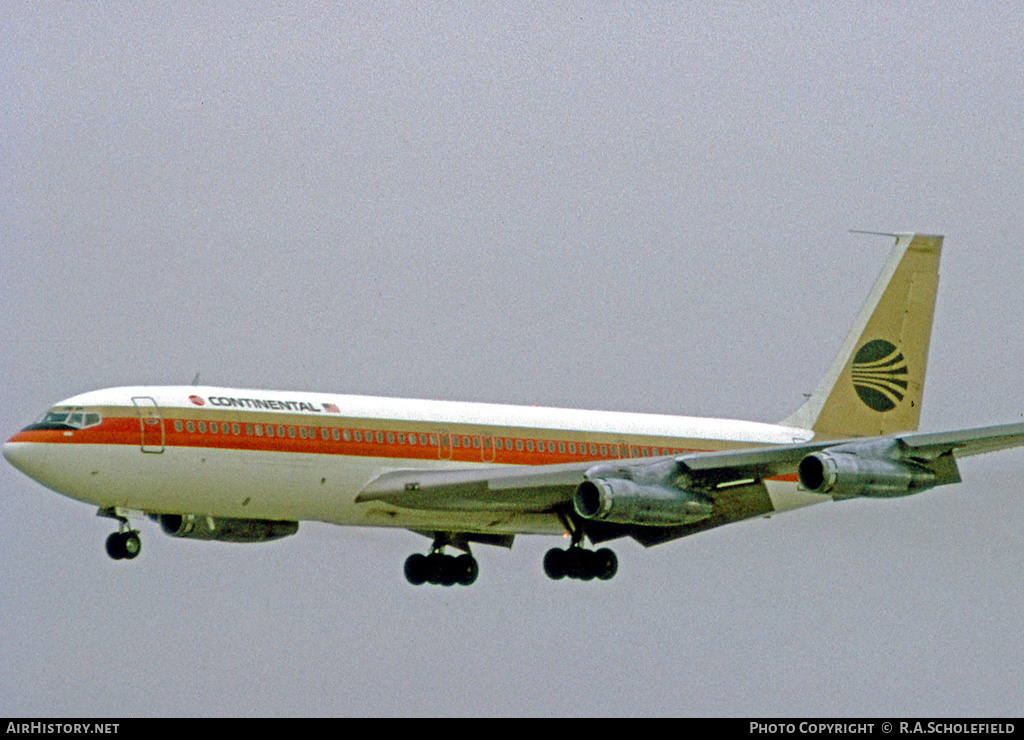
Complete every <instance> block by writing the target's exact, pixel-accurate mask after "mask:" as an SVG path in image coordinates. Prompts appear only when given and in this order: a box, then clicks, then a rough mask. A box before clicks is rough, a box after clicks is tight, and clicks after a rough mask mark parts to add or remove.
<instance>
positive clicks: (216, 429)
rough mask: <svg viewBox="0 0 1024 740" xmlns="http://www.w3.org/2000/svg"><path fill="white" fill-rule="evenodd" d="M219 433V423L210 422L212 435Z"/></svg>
mask: <svg viewBox="0 0 1024 740" xmlns="http://www.w3.org/2000/svg"><path fill="white" fill-rule="evenodd" d="M218 431H219V430H218V428H217V422H215V421H211V422H210V434H216V433H217V432H218Z"/></svg>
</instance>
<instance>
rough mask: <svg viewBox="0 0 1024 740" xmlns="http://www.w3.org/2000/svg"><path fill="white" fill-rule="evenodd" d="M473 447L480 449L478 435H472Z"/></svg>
mask: <svg viewBox="0 0 1024 740" xmlns="http://www.w3.org/2000/svg"><path fill="white" fill-rule="evenodd" d="M463 439H465V437H463ZM473 449H474V450H479V449H480V438H479V437H473Z"/></svg>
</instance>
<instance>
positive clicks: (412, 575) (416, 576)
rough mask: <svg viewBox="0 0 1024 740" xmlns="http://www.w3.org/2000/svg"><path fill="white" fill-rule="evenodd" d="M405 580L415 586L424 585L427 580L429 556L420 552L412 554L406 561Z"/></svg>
mask: <svg viewBox="0 0 1024 740" xmlns="http://www.w3.org/2000/svg"><path fill="white" fill-rule="evenodd" d="M405 580H407V581H408V582H409V583H411V584H412V585H413V586H422V585H423V584H424V583H426V582H427V556H426V555H420V554H419V553H418V552H417V553H413V554H412V555H410V556H409V557H408V558H407V559H406V561H405Z"/></svg>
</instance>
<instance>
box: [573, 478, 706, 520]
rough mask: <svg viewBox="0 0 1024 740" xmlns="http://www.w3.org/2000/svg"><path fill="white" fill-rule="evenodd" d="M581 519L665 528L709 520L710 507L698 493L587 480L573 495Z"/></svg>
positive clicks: (623, 481)
mask: <svg viewBox="0 0 1024 740" xmlns="http://www.w3.org/2000/svg"><path fill="white" fill-rule="evenodd" d="M572 500H573V506H574V507H575V509H576V513H577V514H579V515H580V516H582V517H584V518H585V519H600V520H603V521H606V522H616V523H619V524H643V525H648V526H657V527H667V526H675V525H680V524H690V523H691V522H697V521H700V520H701V519H707V518H708V517H709V516H711V512H712V509H713V508H714V504H713V503H712V502H711V500H710V499H708V498H706V497H705V496H702V495H700V494H699V493H693V492H690V491H685V490H681V489H678V488H673V487H669V486H665V485H643V484H639V483H636V482H634V481H632V480H626V479H624V478H598V477H594V478H588V479H587V480H585V481H583V483H581V484H580V485H579V487H578V488H577V489H576V492H575V494H573V499H572Z"/></svg>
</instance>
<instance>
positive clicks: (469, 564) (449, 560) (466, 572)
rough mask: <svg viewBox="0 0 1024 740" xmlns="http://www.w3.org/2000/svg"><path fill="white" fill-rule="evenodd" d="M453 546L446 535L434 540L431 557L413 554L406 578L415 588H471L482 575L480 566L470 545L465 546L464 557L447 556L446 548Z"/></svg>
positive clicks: (408, 563)
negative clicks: (430, 586)
mask: <svg viewBox="0 0 1024 740" xmlns="http://www.w3.org/2000/svg"><path fill="white" fill-rule="evenodd" d="M449 544H452V543H451V542H450V541H449V539H448V538H447V537H445V536H444V535H438V536H436V537H435V538H434V544H433V545H432V546H431V548H430V554H429V555H421V554H420V553H418V552H417V553H413V554H412V555H410V556H409V557H408V559H406V561H405V578H406V580H407V581H409V583H411V584H412V585H413V586H422V585H423V584H424V583H430V584H433V585H435V586H454V585H456V584H458V585H460V586H469V585H471V584H472V583H473V582H474V581H476V577H477V576H478V575H479V574H480V566H479V565H477V562H476V558H474V557H473V555H472V553H470V552H469V545H468V543H467V544H465V545H464V547H465V550H466V552H465V553H464V554H462V555H446V554H445V553H444V548H445V546H446V545H449Z"/></svg>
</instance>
